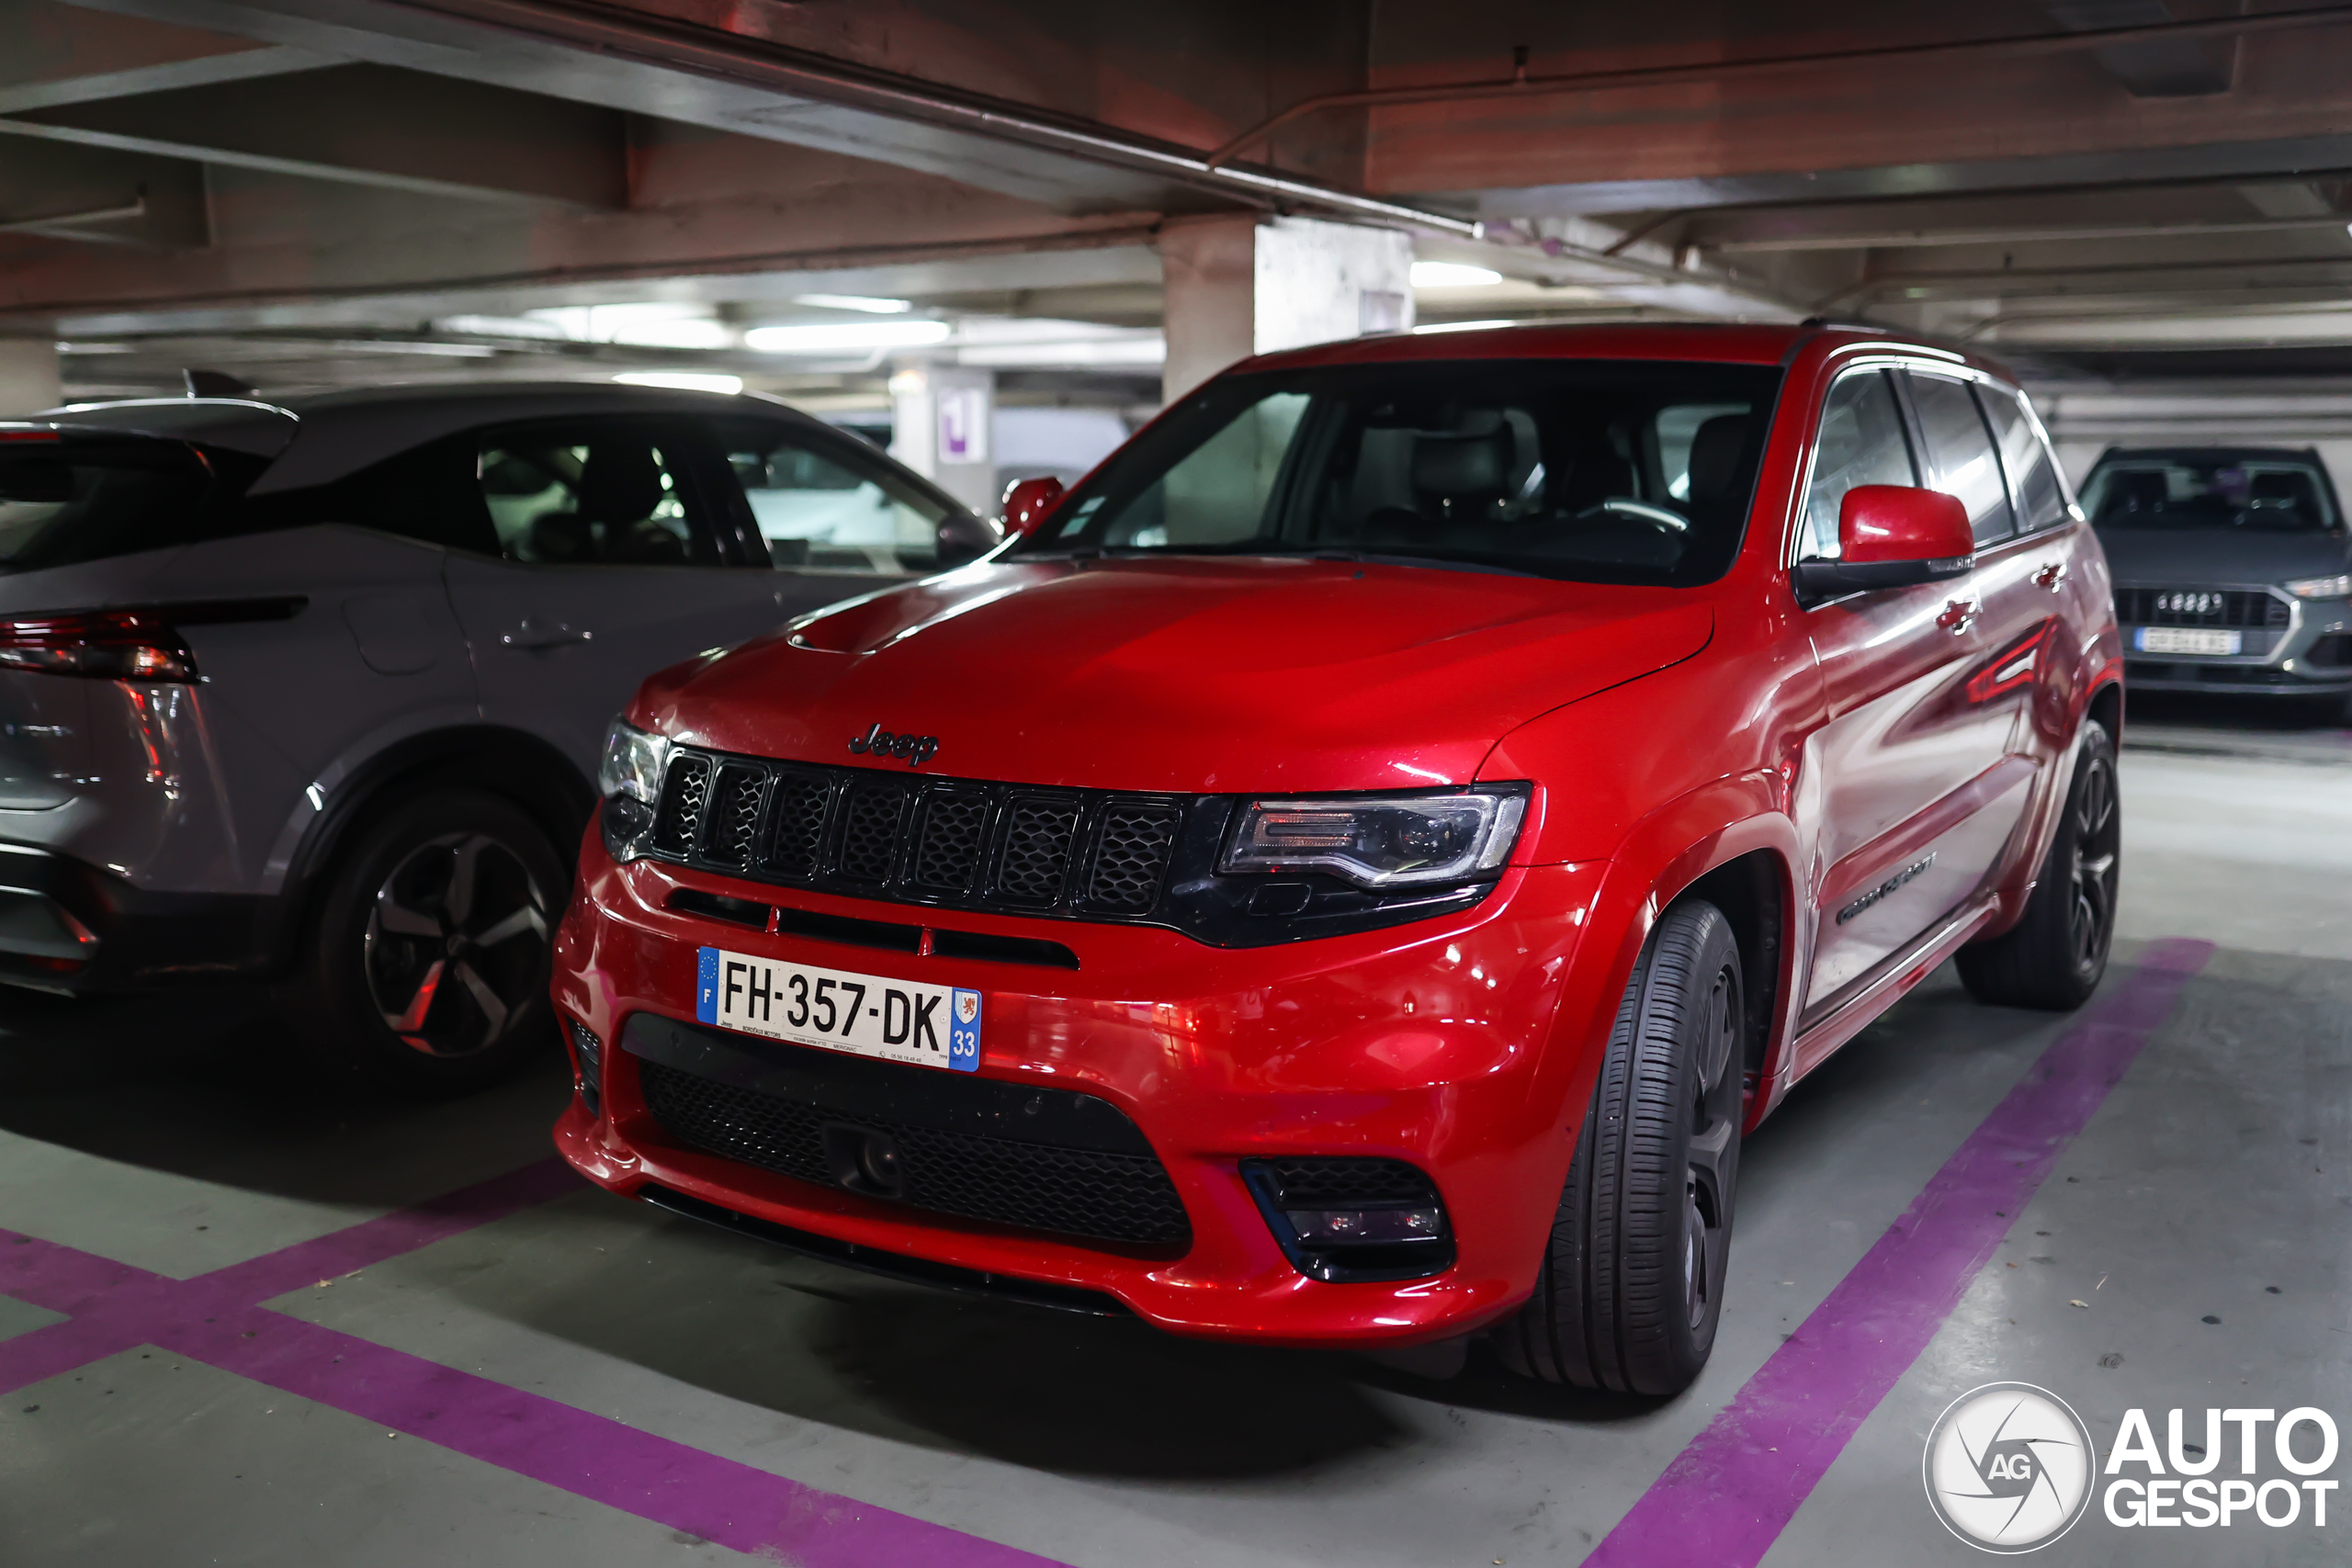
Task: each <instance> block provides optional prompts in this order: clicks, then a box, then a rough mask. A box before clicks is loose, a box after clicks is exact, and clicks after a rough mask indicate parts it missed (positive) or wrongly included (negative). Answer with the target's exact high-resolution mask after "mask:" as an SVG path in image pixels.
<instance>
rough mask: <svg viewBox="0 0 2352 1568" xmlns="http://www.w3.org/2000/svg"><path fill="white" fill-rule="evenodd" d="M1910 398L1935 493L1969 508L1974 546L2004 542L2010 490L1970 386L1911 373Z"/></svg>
mask: <svg viewBox="0 0 2352 1568" xmlns="http://www.w3.org/2000/svg"><path fill="white" fill-rule="evenodd" d="M1911 398H1912V401H1913V402H1914V403H1915V404H1916V405H1917V408H1918V411H1919V431H1920V434H1923V435H1924V436H1926V437H1927V441H1928V465H1929V467H1930V468H1933V470H1934V472H1935V476H1936V479H1935V488H1936V489H1938V490H1939V491H1944V492H1946V493H1947V494H1951V495H1956V496H1958V497H1960V502H1961V504H1962V506H1965V507H1966V508H1968V524H1969V526H1970V527H1971V528H1973V529H1974V530H1975V532H1976V542H1977V543H1978V544H1980V545H1989V544H1992V543H1993V542H1994V541H1995V540H1996V539H2006V538H2007V537H2008V536H2009V535H2010V533H2011V532H2012V531H2013V529H2014V526H2015V525H2014V522H2013V520H2012V519H2011V517H2010V515H2009V485H2008V480H2007V479H2005V478H2004V477H2003V476H2002V473H2001V464H2000V460H1999V459H1998V458H1996V457H1995V456H1994V455H1993V435H1992V433H1991V432H1990V431H1989V430H1987V429H1986V428H1985V416H1984V414H1983V413H1981V412H1978V410H1977V407H1976V400H1975V398H1973V397H1972V396H1971V395H1970V393H1969V388H1968V383H1967V382H1965V381H1955V380H1953V379H1951V378H1950V377H1948V376H1930V375H1927V374H1924V373H1922V372H1920V371H1917V370H1915V371H1913V372H1912V373H1911Z"/></svg>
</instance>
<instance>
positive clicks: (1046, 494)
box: [1004, 475, 1062, 534]
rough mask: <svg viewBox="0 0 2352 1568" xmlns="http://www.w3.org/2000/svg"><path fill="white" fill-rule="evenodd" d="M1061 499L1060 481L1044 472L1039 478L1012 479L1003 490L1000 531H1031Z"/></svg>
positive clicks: (1014, 532)
mask: <svg viewBox="0 0 2352 1568" xmlns="http://www.w3.org/2000/svg"><path fill="white" fill-rule="evenodd" d="M1061 501H1062V481H1061V480H1059V479H1055V478H1053V477H1052V476H1051V475H1048V476H1047V477H1046V478H1045V479H1015V480H1014V481H1013V482H1012V484H1010V485H1007V486H1006V487H1005V491H1004V531H1005V532H1006V533H1008V534H1032V533H1035V532H1036V529H1037V525H1038V524H1040V523H1043V522H1044V521H1045V520H1046V516H1047V515H1048V514H1050V513H1052V511H1053V510H1054V508H1055V507H1057V506H1059V505H1060V504H1061Z"/></svg>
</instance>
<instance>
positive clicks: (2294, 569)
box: [2098, 528, 2352, 588]
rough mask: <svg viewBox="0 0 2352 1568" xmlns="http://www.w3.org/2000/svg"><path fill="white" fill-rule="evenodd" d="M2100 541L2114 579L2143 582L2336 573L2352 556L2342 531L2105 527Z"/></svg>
mask: <svg viewBox="0 0 2352 1568" xmlns="http://www.w3.org/2000/svg"><path fill="white" fill-rule="evenodd" d="M2098 542H2099V546H2100V547H2101V548H2102V549H2104V550H2106V552H2107V564H2108V568H2109V571H2110V572H2111V573H2112V574H2113V576H2114V578H2115V581H2118V582H2120V583H2125V584H2128V585H2130V586H2132V587H2141V588H2161V587H2170V586H2173V585H2175V584H2177V585H2179V586H2180V587H2183V588H2216V587H2222V586H2224V585H2231V586H2236V585H2251V584H2254V583H2257V582H2285V581H2289V580H2290V579H2291V578H2298V577H2333V576H2335V574H2336V573H2337V572H2340V571H2342V570H2345V566H2346V561H2347V560H2352V543H2347V541H2346V538H2345V537H2344V536H2343V535H2341V534H2258V533H2253V532H2246V533H2240V532H2237V531H2236V530H2234V529H2225V528H2101V529H2100V530H2098Z"/></svg>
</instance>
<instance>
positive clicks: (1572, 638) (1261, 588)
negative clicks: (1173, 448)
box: [632, 557, 1714, 793]
mask: <svg viewBox="0 0 2352 1568" xmlns="http://www.w3.org/2000/svg"><path fill="white" fill-rule="evenodd" d="M1713 624H1714V623H1713V611H1712V609H1711V608H1710V607H1709V605H1708V604H1707V603H1706V602H1705V601H1703V600H1699V599H1695V598H1694V597H1693V595H1692V594H1691V592H1690V591H1689V590H1679V591H1678V590H1673V589H1663V588H1626V587H1616V586H1604V585H1599V584H1591V583H1577V582H1555V581H1549V580H1547V579H1541V578H1531V577H1516V576H1506V575H1502V574H1498V573H1487V572H1474V571H1448V570H1434V569H1430V568H1423V567H1399V566H1382V565H1376V564H1366V565H1363V566H1357V565H1354V564H1351V563H1349V562H1344V561H1317V560H1293V559H1282V558H1264V557H1252V558H1235V559H1208V560H1204V559H1200V558H1192V559H1184V560H1172V561H1139V560H1089V561H1066V560H1053V561H1011V562H1004V563H1000V564H987V563H984V564H980V565H976V566H973V567H968V568H966V569H965V570H960V571H956V572H951V573H949V574H947V575H945V576H944V577H938V578H933V579H931V580H929V581H924V582H920V583H915V584H912V585H910V586H908V587H905V588H900V589H896V590H893V591H891V592H885V593H880V594H876V595H873V596H871V597H868V598H865V599H858V600H852V601H850V602H849V603H848V604H841V605H837V606H834V607H833V608H831V609H830V610H823V611H820V612H818V613H817V614H816V615H810V616H808V617H805V618H803V619H802V620H800V621H798V622H796V623H795V624H794V625H793V626H790V627H787V628H786V631H785V632H784V633H782V634H779V635H778V636H775V637H767V638H763V639H762V640H761V641H758V642H755V643H752V644H748V645H746V646H745V647H743V648H741V649H736V650H735V651H733V652H731V653H729V654H725V655H722V656H720V657H718V658H717V659H714V660H709V661H707V662H697V663H695V664H690V665H684V666H681V667H679V668H678V669H676V670H673V671H665V672H663V673H662V674H661V675H658V676H656V677H654V678H653V679H652V680H651V681H650V682H647V684H646V688H645V690H644V692H643V693H641V694H640V695H639V700H638V704H637V706H636V708H635V709H633V710H632V711H633V714H634V716H635V717H636V720H637V722H639V723H640V724H647V725H650V726H651V727H654V728H660V729H662V730H663V731H665V732H666V733H668V734H670V735H671V736H673V737H674V738H676V739H680V740H684V741H687V742H689V743H691V744H695V745H702V746H709V747H713V748H716V749H718V750H729V751H741V752H747V753H751V754H753V755H759V756H767V757H784V758H792V759H797V760H799V761H818V762H849V763H855V762H861V761H865V759H863V758H861V757H860V756H858V755H857V754H855V753H853V752H852V751H851V750H849V741H850V740H851V739H853V738H854V737H858V736H862V735H865V733H866V732H867V731H868V730H869V729H871V728H874V727H875V726H876V725H879V726H880V727H881V728H883V729H886V730H888V731H891V732H893V733H899V734H914V735H920V736H933V737H936V738H937V739H938V742H939V746H938V751H937V755H936V756H935V757H933V759H932V760H931V761H929V763H928V764H927V765H925V766H924V767H923V769H922V771H923V772H925V773H937V774H943V775H946V776H949V777H963V778H986V779H1003V780H1010V781H1014V782H1018V783H1028V784H1065V785H1091V786H1095V787H1109V788H1119V789H1164V790H1172V791H1186V792H1202V793H1209V792H1217V791H1273V790H1285V791H1310V790H1340V789H1403V788H1412V787H1414V786H1417V785H1419V786H1423V787H1426V786H1428V785H1431V784H1467V783H1470V782H1471V781H1472V780H1473V779H1475V778H1476V776H1477V770H1478V764H1479V762H1480V761H1482V760H1483V759H1484V758H1485V757H1486V755H1487V751H1488V750H1491V749H1492V748H1493V746H1494V744H1495V742H1496V741H1497V740H1498V739H1501V737H1502V736H1503V734H1504V733H1505V732H1506V731H1508V730H1510V729H1511V728H1515V727H1516V726H1518V725H1520V724H1522V723H1524V722H1525V721H1526V720H1528V719H1530V718H1532V717H1533V716H1536V715H1537V714H1539V713H1543V712H1544V711H1546V710H1548V709H1551V708H1555V707H1558V706H1560V705H1563V704H1566V703H1570V702H1574V701H1576V700H1577V698H1579V697H1583V696H1588V695H1589V694H1592V693H1594V692H1598V691H1600V690H1603V689H1604V688H1606V687H1610V686H1614V685H1618V684H1621V683H1623V682H1626V681H1630V680H1633V679H1634V678H1635V677H1637V676H1641V675H1644V674H1647V673H1648V672H1650V671H1654V670H1659V669H1662V668H1664V667H1665V666H1667V665H1669V664H1673V663H1677V662H1679V660H1684V659H1688V658H1689V657H1691V655H1692V654H1694V653H1696V652H1698V651H1699V649H1702V648H1703V647H1705V646H1706V644H1707V640H1708V637H1710V635H1711V634H1712V632H1713ZM896 765H903V764H896Z"/></svg>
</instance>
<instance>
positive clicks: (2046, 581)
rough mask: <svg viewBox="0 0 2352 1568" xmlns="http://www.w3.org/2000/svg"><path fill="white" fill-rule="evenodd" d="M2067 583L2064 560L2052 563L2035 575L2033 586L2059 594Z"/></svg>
mask: <svg viewBox="0 0 2352 1568" xmlns="http://www.w3.org/2000/svg"><path fill="white" fill-rule="evenodd" d="M2065 581H2066V563H2065V562H2064V561H2062V560H2054V561H2052V562H2051V563H2050V564H2049V565H2047V566H2045V567H2043V568H2042V569H2041V570H2040V571H2037V572H2035V573H2034V574H2033V585H2034V586H2035V587H2036V588H2047V589H2048V590H2050V592H2052V593H2055V592H2058V590H2059V587H2060V586H2061V585H2062V584H2063V583H2064V582H2065Z"/></svg>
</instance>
